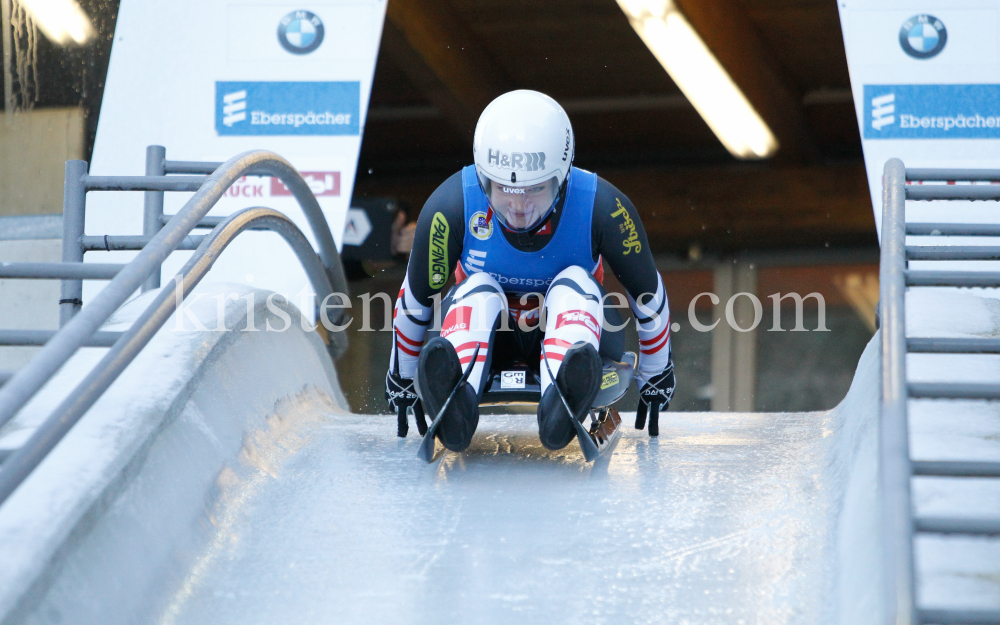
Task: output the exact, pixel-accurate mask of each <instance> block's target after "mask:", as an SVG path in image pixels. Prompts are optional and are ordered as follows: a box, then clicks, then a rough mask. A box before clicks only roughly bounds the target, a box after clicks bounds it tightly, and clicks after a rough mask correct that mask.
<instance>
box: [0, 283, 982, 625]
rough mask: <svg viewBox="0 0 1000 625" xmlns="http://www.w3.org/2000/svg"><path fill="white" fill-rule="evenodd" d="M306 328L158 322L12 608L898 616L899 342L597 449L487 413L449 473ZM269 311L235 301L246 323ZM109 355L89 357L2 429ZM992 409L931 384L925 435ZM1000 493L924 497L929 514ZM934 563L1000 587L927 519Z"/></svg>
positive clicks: (1, 565)
mask: <svg viewBox="0 0 1000 625" xmlns="http://www.w3.org/2000/svg"><path fill="white" fill-rule="evenodd" d="M220 288H221V287H220ZM226 288H229V289H231V288H233V287H232V286H229V287H226ZM211 295H212V294H211V293H209V297H206V298H205V300H207V303H206V304H205V307H204V309H203V310H202V311H201V312H203V313H204V314H205V315H209V316H211V315H214V313H215V304H214V302H213V301H212V296H211ZM147 296H149V294H147V295H146V296H143V297H147ZM130 306H131V308H130ZM142 306H143V302H142V301H141V298H140V300H139V301H138V302H136V303H134V304H130V305H126V307H125V309H123V311H122V312H121V313H120V314H119V319H118V320H119V322H125V321H127V319H128V318H129V315H130V314H132V312H130V311H135V310H141V308H142ZM241 309H242V310H241ZM196 312H197V311H196ZM289 312H292V313H293V314H297V313H296V311H294V310H290V311H289ZM254 313H255V321H254V323H256V324H257V326H259V327H264V326H265V325H266V324H267V322H268V321H271V322H272V323H274V319H273V315H270V313H269V312H268V311H266V310H264V309H263V307H261V309H260V310H256V311H254ZM198 314H201V313H198ZM931 318H933V319H937V316H936V315H931V316H930V317H928V319H931ZM296 321H297V320H295V319H293V324H292V327H291V330H289V331H287V332H282V333H278V332H243V331H241V332H235V331H234V332H228V333H219V332H209V333H205V332H201V333H198V332H187V333H185V332H161V333H160V334H159V335H157V337H156V338H154V340H153V342H152V343H151V344H150V346H149V348H147V350H146V351H144V352H143V354H142V355H141V356H140V358H139V359H138V360H137V361H136V362H135V363H133V365H132V366H131V367H130V368H129V369H128V370H127V371H126V373H125V374H124V375H123V377H122V379H121V380H120V381H119V383H116V385H115V386H112V388H111V389H110V390H109V392H108V394H107V395H106V396H105V397H104V398H102V400H101V401H100V402H99V403H98V404H96V405H95V406H94V408H93V409H92V410H91V412H90V413H88V415H87V417H86V418H85V419H84V420H82V421H81V422H80V424H79V425H78V426H77V427H76V428H74V430H73V431H71V432H70V434H69V435H68V436H67V438H66V440H64V441H63V443H61V444H60V446H59V447H57V448H56V449H55V450H54V451H53V453H52V455H51V456H50V457H49V458H48V459H47V460H46V461H45V462H44V463H43V464H42V465H41V466H40V467H39V469H38V470H37V471H36V474H33V475H32V476H31V477H30V478H29V480H28V481H26V482H25V483H24V485H22V487H21V488H20V489H19V490H18V491H17V492H15V494H14V495H13V496H12V497H11V499H9V500H8V501H7V502H6V503H5V504H4V505H3V506H2V507H0V623H2V624H3V625H12V624H14V623H18V624H20V623H33V624H34V623H60V622H62V623H100V624H102V625H105V624H111V623H130V624H131V623H160V624H164V625H167V624H177V625H181V624H185V625H186V624H200V623H204V624H212V625H217V624H226V623H233V624H237V623H238V624H240V625H243V624H254V623H260V624H267V625H274V624H281V623H290V624H291V623H294V624H299V623H344V624H354V623H380V624H381V623H387V624H396V623H399V624H403V623H407V624H409V623H417V624H423V623H428V624H431V623H433V624H435V625H436V624H440V623H455V622H472V623H490V624H492V623H526V624H532V623H615V624H617V623H680V624H702V623H705V624H715V623H718V624H739V623H745V624H747V625H750V624H755V623H761V624H772V623H774V624H802V625H814V624H837V625H848V624H850V625H859V624H861V625H864V624H874V623H878V622H879V621H880V614H879V605H878V603H877V597H878V584H879V573H878V571H879V564H880V562H879V559H878V558H879V545H878V541H877V530H878V525H877V523H878V519H877V515H876V510H877V506H876V500H875V497H876V465H877V458H876V429H877V428H876V425H877V409H878V387H879V385H878V379H879V371H880V365H879V359H880V354H879V348H878V345H879V342H878V341H879V336H878V335H876V337H874V338H873V340H872V342H871V343H870V344H869V345H868V348H867V349H866V351H865V353H864V355H863V356H862V358H861V361H860V362H859V365H858V369H857V372H856V374H855V379H854V383H853V385H852V387H851V390H850V392H849V393H848V395H847V397H846V398H845V399H844V400H843V401H842V402H841V404H840V405H839V406H837V407H836V408H834V409H833V410H831V411H828V412H812V413H770V414H768V413H744V414H741V413H673V412H670V413H667V414H666V415H664V416H663V417H662V418H661V435H660V437H659V439H655V440H651V439H649V438H648V436H647V435H646V434H645V433H640V432H636V431H635V430H632V429H631V427H630V423H631V421H632V419H633V417H632V415H631V414H629V415H623V416H624V419H625V426H626V429H625V434H624V436H623V437H622V439H621V441H620V443H619V444H618V447H617V449H616V450H615V452H614V454H613V455H612V456H611V457H610V458H609V459H602V460H600V461H598V463H596V464H587V463H585V462H584V461H583V458H582V454H581V453H580V450H579V447H578V445H577V444H576V443H575V442H573V443H571V444H570V445H569V446H568V447H567V448H566V449H564V450H561V451H559V452H549V451H547V450H545V449H544V448H542V447H541V444H540V443H539V441H538V438H537V433H536V432H537V430H536V425H535V420H534V416H532V415H524V416H522V415H511V416H498V415H497V416H489V415H487V416H484V417H483V418H482V420H481V422H480V426H479V431H478V432H477V435H476V438H475V440H474V442H473V445H472V447H471V448H470V449H469V450H468V451H466V452H465V453H463V454H453V453H445V454H443V455H442V456H441V457H440V459H439V460H437V461H436V462H435V463H434V464H432V465H427V464H425V463H423V462H421V461H419V460H417V459H416V457H415V454H416V450H417V446H418V444H419V438H418V437H417V436H416V435H415V432H414V431H413V430H414V428H411V436H410V437H409V438H407V439H405V440H403V439H398V438H397V437H396V436H395V430H396V427H395V419H394V418H393V417H389V416H363V415H354V414H350V413H349V412H347V411H346V410H345V408H344V406H345V403H344V400H343V396H342V394H341V393H340V390H339V385H338V383H337V377H336V373H335V372H334V371H333V369H332V368H331V367H330V364H329V359H328V358H327V357H326V355H325V349H324V348H323V346H322V344H321V343H320V339H319V338H318V336H317V335H316V334H315V333H314V332H307V331H303V330H301V329H300V326H299V324H298V323H296ZM246 323H247V311H246V310H245V306H244V305H243V303H242V302H239V303H235V304H231V308H230V309H229V310H228V312H227V324H228V326H229V327H235V328H242V327H244V326H245V325H246ZM921 323H923V322H922V321H921V318H920V317H919V316H917V317H915V319H914V325H913V327H914V328H915V329H917V330H921V329H926V328H923V326H922V325H921ZM168 325H169V324H168ZM110 329H114V328H110ZM98 355H99V354H93V353H89V352H88V353H82V354H81V355H80V356H79V357H78V358H77V359H76V360H75V361H74V362H72V363H70V365H68V366H67V367H66V368H64V370H63V371H62V372H61V373H60V377H59V378H58V379H56V380H55V381H54V382H53V384H52V387H51V389H49V390H47V391H46V392H43V394H42V395H40V396H39V398H38V399H37V400H36V401H35V402H34V404H33V405H31V406H29V408H30V409H29V410H26V411H24V413H23V414H22V415H19V416H18V418H17V419H16V420H15V421H14V422H12V423H11V424H10V425H9V426H8V427H7V428H5V429H4V430H2V431H0V448H2V447H3V446H4V445H5V444H10V445H16V444H17V443H18V441H19V440H20V439H21V438H23V437H24V436H25V435H26V434H27V433H30V431H31V430H32V428H33V427H34V426H33V424H35V423H37V422H38V420H39V419H40V418H41V417H43V416H44V415H45V414H47V412H46V409H47V407H50V406H51V405H53V404H54V403H56V402H58V400H59V399H60V392H61V391H60V390H59V389H67V388H71V387H72V381H73V380H74V379H78V378H79V376H82V375H83V374H84V373H85V372H86V370H87V366H88V363H90V362H92V361H93V360H94V359H95V358H96V357H97V356H98ZM261 363H267V366H266V367H265V366H262V365H261ZM913 364H914V376H916V377H920V376H921V375H924V374H923V373H921V367H920V366H919V363H917V362H914V363H913ZM980 369H982V367H980ZM991 370H992V369H990V370H983V371H984V373H983V374H984V375H988V374H989V371H991ZM956 371H957V370H956ZM151 373H156V374H157V375H151ZM136 389H142V391H143V392H142V394H141V395H139V396H137V395H136ZM966 404H969V405H967V406H966V405H964V404H963V405H962V406H960V405H958V404H957V403H948V404H947V405H938V404H935V403H934V402H924V403H920V402H917V403H914V405H913V406H912V407H911V411H912V412H913V415H914V421H913V423H914V433H913V436H914V454H915V455H917V456H920V457H923V458H929V459H934V458H937V457H940V458H947V457H948V454H949V453H950V451H949V450H957V449H962V450H967V449H970V448H976V447H975V446H976V445H978V446H979V447H978V448H977V449H979V448H981V449H980V451H981V452H982V453H983V454H986V455H987V456H990V455H991V454H994V455H997V454H1000V447H998V445H997V444H996V442H995V441H994V440H993V438H995V437H991V435H990V434H989V432H994V431H995V427H994V426H995V423H994V421H995V420H996V414H995V410H993V409H992V408H991V407H989V406H988V405H986V404H983V403H981V402H980V403H976V402H971V403H970V402H966ZM963 406H964V407H963ZM959 409H961V410H964V411H965V412H968V413H969V414H968V415H966V414H965V413H964V412H961V410H959ZM956 411H958V412H956ZM960 412H961V414H962V415H965V416H963V417H962V418H961V419H956V417H954V415H957V414H959V413H960ZM991 424H992V425H991ZM970 446H971V447H970ZM998 496H1000V491H998V492H996V493H993V494H987V495H985V496H984V495H983V494H982V493H973V494H969V493H965V494H963V493H961V492H958V490H956V489H954V488H952V487H950V486H949V485H947V484H940V483H923V484H922V483H919V482H918V483H915V490H914V501H915V505H916V507H917V509H918V511H921V510H924V511H931V512H933V511H935V510H937V509H942V510H947V509H957V507H956V502H957V501H958V502H959V503H965V504H968V503H969V502H970V501H971V502H976V503H977V505H978V508H976V509H975V510H973V513H975V512H976V510H979V511H980V512H981V511H982V510H983V509H985V510H989V509H993V508H994V507H995V505H996V504H997V503H998V502H1000V499H997V497H998ZM956 498H957V499H956ZM948 541H952V542H950V543H948V544H945V543H946V542H948ZM963 541H964V542H963ZM956 548H957V549H958V552H956V551H955V549H956ZM954 553H958V554H959V557H960V561H958V562H957V563H956V561H955V557H954V555H953V554H954ZM917 556H918V571H919V573H920V576H921V579H922V580H923V581H922V582H921V587H920V592H921V593H922V601H924V602H927V603H930V604H932V605H947V604H949V603H957V604H960V605H984V606H991V605H995V604H998V603H1000V585H998V584H997V583H996V581H995V579H1000V578H997V575H1000V570H998V568H997V562H1000V552H997V543H996V541H993V542H984V541H981V540H973V539H962V538H944V539H934V540H924V539H918V541H917ZM927 580H931V581H933V584H932V585H931V586H928V585H927Z"/></svg>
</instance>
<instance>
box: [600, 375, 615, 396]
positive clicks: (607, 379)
mask: <svg viewBox="0 0 1000 625" xmlns="http://www.w3.org/2000/svg"><path fill="white" fill-rule="evenodd" d="M615 384H618V372H617V371H611V372H610V373H605V374H604V378H603V379H601V390H602V391H603V390H604V389H606V388H611V387H612V386H614V385H615Z"/></svg>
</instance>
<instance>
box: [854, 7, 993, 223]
mask: <svg viewBox="0 0 1000 625" xmlns="http://www.w3.org/2000/svg"><path fill="white" fill-rule="evenodd" d="M837 7H838V10H839V12H840V24H841V32H842V33H843V36H844V46H845V51H846V53H847V66H848V70H849V74H850V85H851V89H850V92H847V90H846V89H843V88H841V89H843V92H844V93H843V98H844V104H845V105H846V104H847V103H848V102H853V104H854V111H855V114H856V115H857V119H858V128H859V129H860V131H861V147H862V149H863V151H864V159H865V173H866V175H867V177H868V186H869V191H870V194H871V202H872V214H873V216H874V218H875V219H874V222H875V228H876V229H878V228H880V227H881V225H882V171H883V169H884V168H885V163H886V161H888V160H889V159H891V158H899V159H902V161H903V163H904V164H905V165H906V166H907V167H931V168H937V167H942V168H949V167H952V168H963V169H964V168H970V169H975V168H987V169H988V168H996V167H1000V37H998V36H997V25H998V24H1000V2H998V1H997V0H972V1H970V2H957V1H955V0H919V1H918V0H838V1H837ZM997 222H998V223H1000V216H998V217H997Z"/></svg>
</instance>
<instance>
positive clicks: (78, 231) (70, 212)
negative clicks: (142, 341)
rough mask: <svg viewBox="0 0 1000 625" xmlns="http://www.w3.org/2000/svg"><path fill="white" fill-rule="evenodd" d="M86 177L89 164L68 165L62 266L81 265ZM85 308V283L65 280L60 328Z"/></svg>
mask: <svg viewBox="0 0 1000 625" xmlns="http://www.w3.org/2000/svg"><path fill="white" fill-rule="evenodd" d="M86 175H87V161H66V179H65V182H64V186H63V241H62V262H64V263H82V262H83V245H82V243H81V242H80V239H81V238H82V237H83V225H84V212H85V210H86V205H87V190H86V188H85V187H84V182H83V178H84V176H86ZM82 306H83V281H82V280H63V282H62V290H61V291H60V294H59V327H62V326H64V325H66V324H67V323H69V320H70V319H72V318H73V315H75V314H76V313H77V311H79V310H80V308H81V307H82Z"/></svg>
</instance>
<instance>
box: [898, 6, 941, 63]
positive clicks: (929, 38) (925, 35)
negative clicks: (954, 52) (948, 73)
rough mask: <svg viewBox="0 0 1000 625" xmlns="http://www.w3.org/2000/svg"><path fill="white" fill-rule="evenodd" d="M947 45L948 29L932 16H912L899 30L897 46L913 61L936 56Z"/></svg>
mask: <svg viewBox="0 0 1000 625" xmlns="http://www.w3.org/2000/svg"><path fill="white" fill-rule="evenodd" d="M946 43H948V29H946V28H945V27H944V22H942V21H941V20H939V19H938V18H936V17H934V16H933V15H926V14H921V15H914V16H913V17H911V18H910V19H908V20H906V21H905V22H903V27H902V28H900V29H899V45H900V46H902V48H903V52H906V53H907V54H909V55H910V56H912V57H913V58H915V59H929V58H931V57H934V56H937V55H938V54H939V53H940V52H941V50H943V49H944V44H946Z"/></svg>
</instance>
